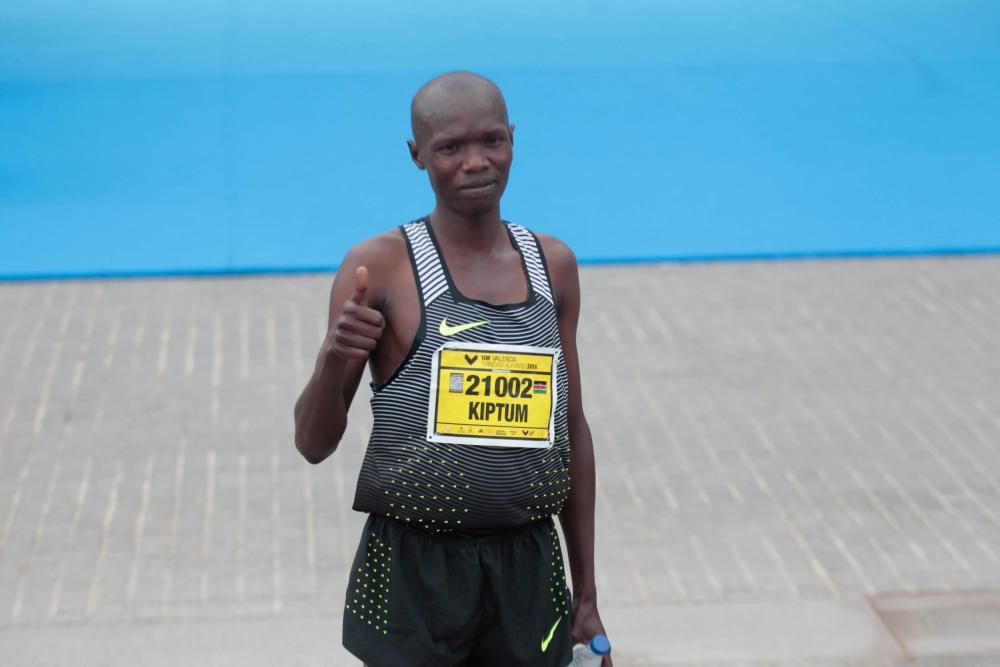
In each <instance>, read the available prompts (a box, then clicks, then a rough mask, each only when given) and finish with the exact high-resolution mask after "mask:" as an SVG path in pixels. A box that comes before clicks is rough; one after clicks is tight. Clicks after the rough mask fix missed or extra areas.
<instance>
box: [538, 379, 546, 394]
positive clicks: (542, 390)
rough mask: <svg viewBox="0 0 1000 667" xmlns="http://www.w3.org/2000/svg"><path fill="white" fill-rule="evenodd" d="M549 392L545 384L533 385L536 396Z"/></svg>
mask: <svg viewBox="0 0 1000 667" xmlns="http://www.w3.org/2000/svg"><path fill="white" fill-rule="evenodd" d="M548 391H549V386H548V385H547V384H546V383H545V382H536V383H535V393H536V394H546V393H548Z"/></svg>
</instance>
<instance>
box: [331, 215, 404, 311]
mask: <svg viewBox="0 0 1000 667" xmlns="http://www.w3.org/2000/svg"><path fill="white" fill-rule="evenodd" d="M360 266H363V267H365V268H366V269H368V298H369V303H370V304H372V305H373V306H375V307H378V304H380V303H381V302H382V301H383V299H384V297H385V293H386V290H387V289H389V288H390V287H391V286H392V284H393V282H394V281H395V280H397V279H398V278H397V275H396V274H397V272H398V271H399V267H400V266H408V260H407V250H406V241H405V240H404V239H403V235H402V233H401V232H400V231H399V229H390V230H389V231H387V232H384V233H382V234H379V235H378V236H373V237H371V238H369V239H366V240H364V241H361V242H360V243H358V244H357V245H355V246H354V247H352V248H351V249H350V250H348V251H347V255H346V256H345V257H344V261H343V262H341V264H340V268H338V269H337V275H336V276H335V277H334V281H333V288H332V291H331V294H330V299H331V302H330V303H331V307H330V311H331V312H334V311H337V312H339V303H341V302H342V301H344V300H346V299H348V298H350V296H351V294H352V293H353V289H354V281H353V276H354V274H355V271H357V269H358V267H360Z"/></svg>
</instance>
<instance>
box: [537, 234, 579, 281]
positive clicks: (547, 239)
mask: <svg viewBox="0 0 1000 667" xmlns="http://www.w3.org/2000/svg"><path fill="white" fill-rule="evenodd" d="M535 236H537V237H538V242H539V243H541V245H542V252H543V253H544V254H545V263H546V264H548V265H549V271H559V272H562V271H575V270H576V255H575V254H574V253H573V250H572V248H570V247H569V246H568V245H567V244H566V243H565V242H563V241H561V240H559V239H558V238H556V237H555V236H552V235H550V234H537V233H536V234H535Z"/></svg>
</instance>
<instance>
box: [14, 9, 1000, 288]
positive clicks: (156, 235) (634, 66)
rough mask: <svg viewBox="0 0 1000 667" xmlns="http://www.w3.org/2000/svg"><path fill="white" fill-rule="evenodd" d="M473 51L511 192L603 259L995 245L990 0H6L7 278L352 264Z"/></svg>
mask: <svg viewBox="0 0 1000 667" xmlns="http://www.w3.org/2000/svg"><path fill="white" fill-rule="evenodd" d="M459 68H461V69H474V70H477V71H480V72H482V73H484V74H486V75H488V76H491V77H492V78H494V79H495V80H496V81H497V82H498V83H499V84H500V86H501V88H502V89H503V90H504V92H505V94H506V96H507V98H508V104H509V107H510V111H511V117H512V120H513V121H514V122H515V123H516V124H517V133H516V144H515V161H514V167H513V172H512V177H511V183H510V186H509V188H508V194H507V196H506V198H505V201H504V214H505V217H507V218H508V219H512V220H516V221H518V222H521V223H522V224H525V225H527V226H529V227H532V228H534V229H537V230H539V231H544V232H549V233H553V234H556V235H558V236H560V237H562V238H564V239H565V240H566V241H568V242H569V243H570V244H571V245H572V246H573V247H574V249H575V250H576V251H577V254H578V255H579V256H580V258H581V259H582V260H584V261H606V260H612V261H622V260H637V259H662V258H706V257H712V258H717V257H739V256H762V255H763V256H769V255H777V256H782V255H802V254H807V255H808V254H856V253H881V252H904V253H905V252H927V251H986V250H997V249H1000V3H997V2H994V1H992V0H983V1H979V2H976V1H965V0H949V1H948V2H944V1H943V0H942V1H941V2H928V1H920V0H906V1H903V0H898V1H893V0H880V1H879V2H871V0H810V1H809V2H791V1H780V2H779V1H776V0H771V1H757V2H753V3H749V2H741V1H739V0H689V1H684V2H679V1H675V2H670V1H667V0H643V1H633V2H611V1H600V0H592V1H590V2H586V1H582V0H578V1H576V2H568V1H560V2H550V3H545V2H538V1H537V0H534V1H532V2H527V1H524V0H513V1H508V2H506V3H503V4H501V5H497V6H495V7H489V6H487V5H484V4H482V3H468V2H462V3H459V2H442V1H440V0H431V1H426V0H425V1H424V2H420V3H413V2H404V1H403V0H399V1H393V0H366V1H365V2H361V1H358V2H355V3H343V2H331V1H329V0H323V1H320V0H287V1H286V2H282V3H276V2H267V3H265V2H259V1H257V0H238V1H237V0H197V1H195V0H186V1H180V0H171V1H169V2H168V1H166V0H146V1H144V2H134V1H133V0H97V1H95V2H90V3H71V2H68V0H33V1H32V2H22V3H6V4H5V5H4V6H3V7H2V8H0V276H2V277H8V278H10V277H29V276H53V275H55V276H66V275H103V274H137V273H138V274H145V273H183V272H217V271H220V272H225V271H253V270H299V269H311V268H329V267H331V266H334V265H336V264H337V263H338V262H339V260H340V259H341V257H342V256H343V254H344V252H345V251H346V250H347V248H348V247H349V246H350V245H351V244H353V243H355V242H357V241H359V240H360V239H362V238H365V237H367V236H370V235H372V234H374V233H377V232H379V231H381V230H383V229H385V228H387V227H390V226H393V225H396V224H399V223H401V222H405V221H407V220H409V219H411V218H414V217H416V216H418V215H421V214H424V213H426V212H427V211H429V210H430V208H431V206H432V204H433V199H432V196H431V193H430V190H429V187H428V185H427V182H426V176H425V175H424V174H423V173H422V172H419V171H417V170H416V169H415V168H414V167H413V165H412V164H411V163H410V162H409V158H408V155H407V152H406V146H405V143H404V142H405V140H406V139H407V137H408V135H409V120H408V105H409V99H410V96H411V95H412V94H413V92H414V91H415V90H416V89H417V88H418V87H419V86H420V85H421V84H422V83H423V82H424V81H425V80H426V79H428V78H429V77H431V76H433V75H435V74H437V73H440V72H442V71H446V70H450V69H459Z"/></svg>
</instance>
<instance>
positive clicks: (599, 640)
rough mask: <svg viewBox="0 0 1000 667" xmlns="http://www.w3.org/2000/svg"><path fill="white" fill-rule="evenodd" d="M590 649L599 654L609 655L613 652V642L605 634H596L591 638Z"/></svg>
mask: <svg viewBox="0 0 1000 667" xmlns="http://www.w3.org/2000/svg"><path fill="white" fill-rule="evenodd" d="M590 650H591V651H593V652H594V653H596V654H597V655H607V654H608V653H611V642H609V641H608V638H607V637H605V636H604V635H594V638H593V639H591V640H590Z"/></svg>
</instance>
